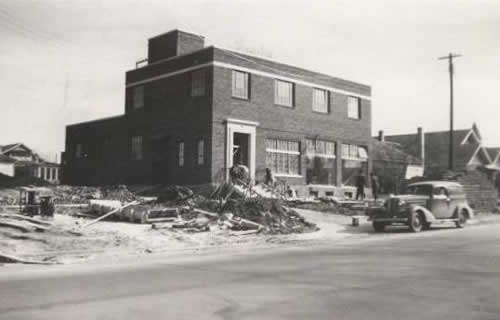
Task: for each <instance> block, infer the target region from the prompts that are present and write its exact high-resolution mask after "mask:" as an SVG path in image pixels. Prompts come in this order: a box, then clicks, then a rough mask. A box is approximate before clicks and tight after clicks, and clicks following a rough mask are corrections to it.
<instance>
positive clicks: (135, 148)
mask: <svg viewBox="0 0 500 320" xmlns="http://www.w3.org/2000/svg"><path fill="white" fill-rule="evenodd" d="M143 142H144V139H143V137H142V136H133V137H132V138H131V146H130V147H131V148H130V158H131V159H132V160H142V159H143V151H144V148H143V146H144V145H143Z"/></svg>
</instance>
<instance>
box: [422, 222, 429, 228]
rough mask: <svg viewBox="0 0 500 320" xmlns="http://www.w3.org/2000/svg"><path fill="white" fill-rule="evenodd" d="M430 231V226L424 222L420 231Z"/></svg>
mask: <svg viewBox="0 0 500 320" xmlns="http://www.w3.org/2000/svg"><path fill="white" fill-rule="evenodd" d="M430 229H431V224H430V223H429V222H424V225H423V226H422V230H430Z"/></svg>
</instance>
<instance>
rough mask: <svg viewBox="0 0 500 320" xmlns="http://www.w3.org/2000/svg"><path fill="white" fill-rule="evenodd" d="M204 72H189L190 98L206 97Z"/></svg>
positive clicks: (202, 70) (203, 70)
mask: <svg viewBox="0 0 500 320" xmlns="http://www.w3.org/2000/svg"><path fill="white" fill-rule="evenodd" d="M206 79H207V76H206V70H205V69H201V70H196V71H193V72H191V96H192V97H201V96H204V95H206V91H207V90H206V86H207V85H206V82H207V81H206Z"/></svg>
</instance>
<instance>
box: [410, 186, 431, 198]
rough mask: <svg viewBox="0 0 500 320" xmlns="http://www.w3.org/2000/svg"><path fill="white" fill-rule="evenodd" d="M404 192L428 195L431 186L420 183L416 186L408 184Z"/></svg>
mask: <svg viewBox="0 0 500 320" xmlns="http://www.w3.org/2000/svg"><path fill="white" fill-rule="evenodd" d="M406 194H417V195H422V196H430V195H431V194H432V186H431V185H427V184H420V185H417V186H409V187H408V188H406Z"/></svg>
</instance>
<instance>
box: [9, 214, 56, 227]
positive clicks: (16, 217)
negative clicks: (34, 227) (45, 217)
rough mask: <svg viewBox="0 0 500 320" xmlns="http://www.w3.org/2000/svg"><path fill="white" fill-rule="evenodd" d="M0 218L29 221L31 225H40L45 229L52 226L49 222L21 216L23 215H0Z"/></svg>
mask: <svg viewBox="0 0 500 320" xmlns="http://www.w3.org/2000/svg"><path fill="white" fill-rule="evenodd" d="M0 218H9V219H14V220H23V221H29V222H31V223H35V224H41V225H44V226H47V227H50V226H52V224H51V223H49V222H46V221H42V220H38V219H34V218H30V217H27V216H23V215H20V214H16V213H0Z"/></svg>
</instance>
